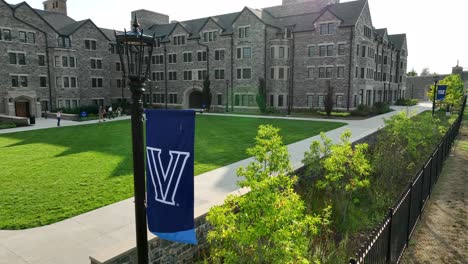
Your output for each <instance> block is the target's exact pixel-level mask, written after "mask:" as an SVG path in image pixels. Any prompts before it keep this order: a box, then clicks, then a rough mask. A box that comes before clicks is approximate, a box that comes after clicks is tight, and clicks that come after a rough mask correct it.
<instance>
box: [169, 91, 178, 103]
mask: <svg viewBox="0 0 468 264" xmlns="http://www.w3.org/2000/svg"><path fill="white" fill-rule="evenodd" d="M169 103H170V104H177V94H174V93H172V94H169Z"/></svg>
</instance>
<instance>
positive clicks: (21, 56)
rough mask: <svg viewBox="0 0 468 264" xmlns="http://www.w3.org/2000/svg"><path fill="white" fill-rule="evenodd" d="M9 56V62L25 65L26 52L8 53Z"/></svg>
mask: <svg viewBox="0 0 468 264" xmlns="http://www.w3.org/2000/svg"><path fill="white" fill-rule="evenodd" d="M8 56H9V58H10V64H15V65H26V54H25V53H14V52H10V53H8Z"/></svg>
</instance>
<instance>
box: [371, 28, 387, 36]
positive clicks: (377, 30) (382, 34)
mask: <svg viewBox="0 0 468 264" xmlns="http://www.w3.org/2000/svg"><path fill="white" fill-rule="evenodd" d="M374 32H375V33H376V34H377V35H379V36H381V37H383V36H384V35H385V33H387V35H388V32H387V29H386V28H379V29H374Z"/></svg>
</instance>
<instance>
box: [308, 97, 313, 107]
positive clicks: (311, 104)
mask: <svg viewBox="0 0 468 264" xmlns="http://www.w3.org/2000/svg"><path fill="white" fill-rule="evenodd" d="M307 107H309V108H312V107H314V96H313V95H307Z"/></svg>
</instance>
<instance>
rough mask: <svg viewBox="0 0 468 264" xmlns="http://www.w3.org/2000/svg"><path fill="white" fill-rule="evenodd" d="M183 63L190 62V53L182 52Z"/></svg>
mask: <svg viewBox="0 0 468 264" xmlns="http://www.w3.org/2000/svg"><path fill="white" fill-rule="evenodd" d="M184 62H185V63H188V62H192V52H184Z"/></svg>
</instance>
